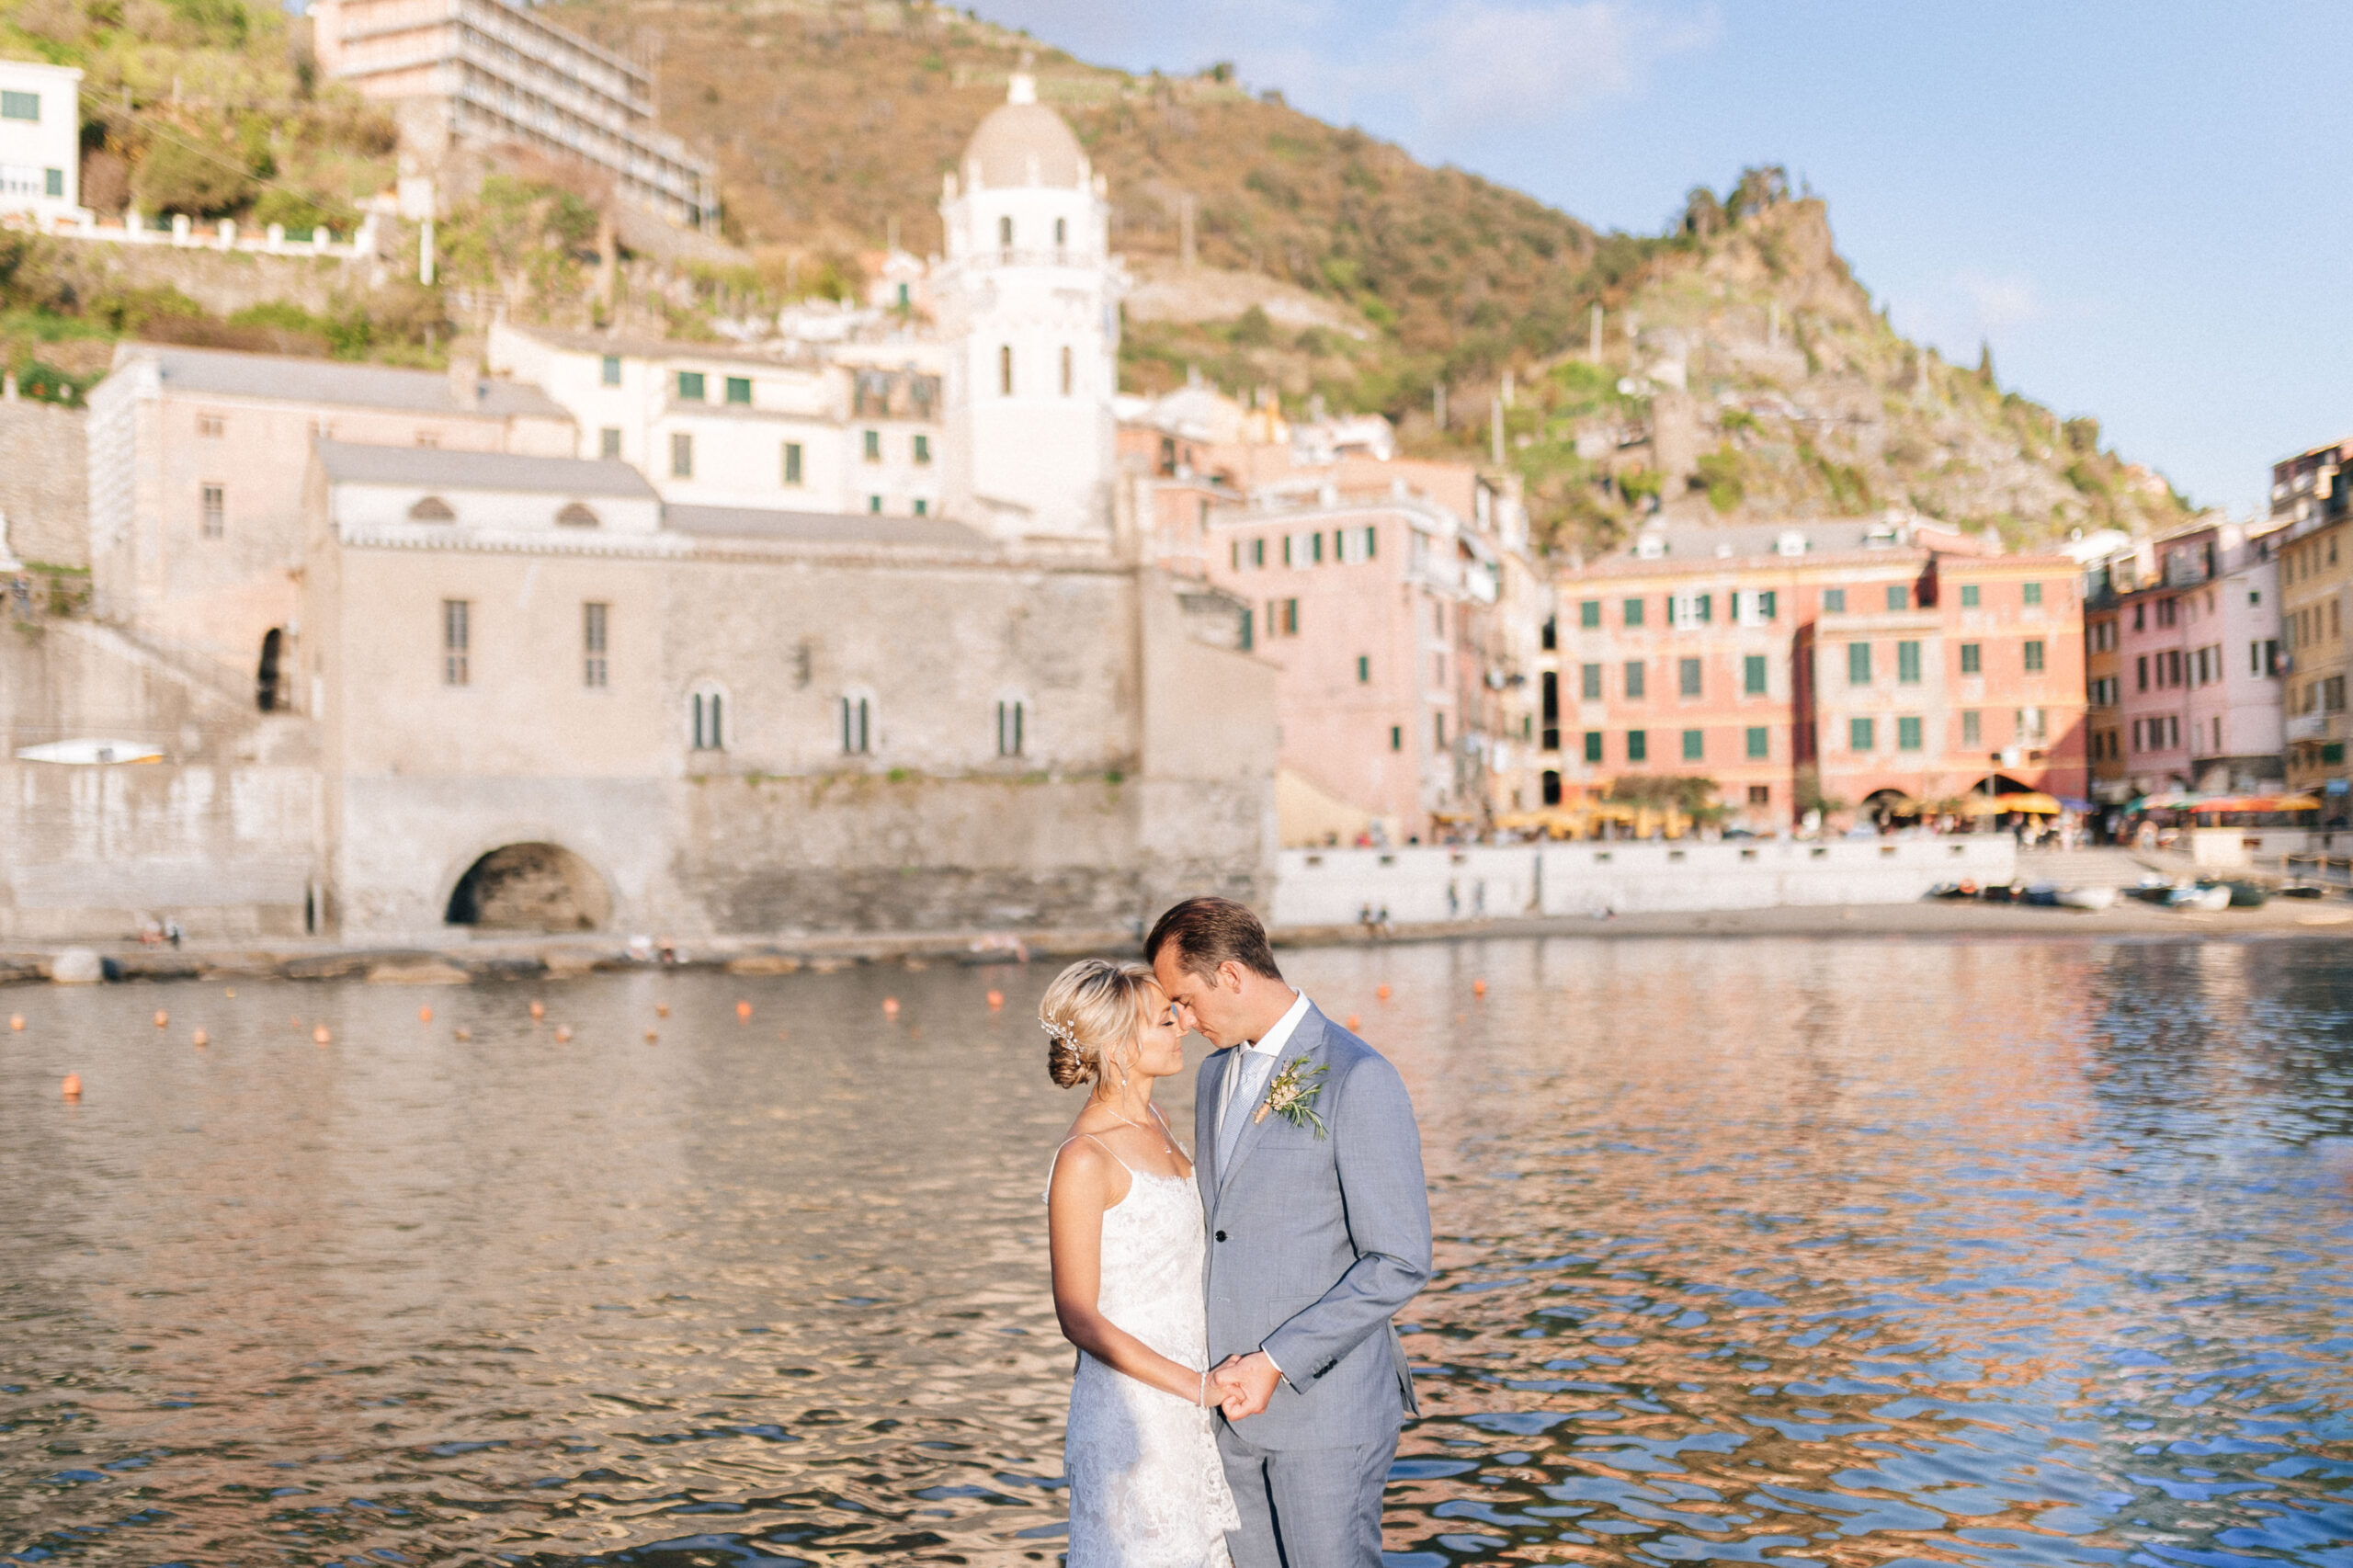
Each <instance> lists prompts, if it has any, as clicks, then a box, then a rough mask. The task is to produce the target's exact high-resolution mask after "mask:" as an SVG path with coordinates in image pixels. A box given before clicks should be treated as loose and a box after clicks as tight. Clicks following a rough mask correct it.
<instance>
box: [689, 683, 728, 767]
mask: <svg viewBox="0 0 2353 1568" xmlns="http://www.w3.org/2000/svg"><path fill="white" fill-rule="evenodd" d="M687 718H688V722H689V723H690V724H691V725H692V727H693V732H694V743H695V750H697V751H724V750H726V749H727V721H726V715H725V712H724V710H723V703H722V699H721V697H720V695H719V693H718V692H716V691H713V690H711V689H710V687H702V688H700V689H699V690H697V691H695V692H694V693H693V694H692V695H690V696H689V697H688V699H687Z"/></svg>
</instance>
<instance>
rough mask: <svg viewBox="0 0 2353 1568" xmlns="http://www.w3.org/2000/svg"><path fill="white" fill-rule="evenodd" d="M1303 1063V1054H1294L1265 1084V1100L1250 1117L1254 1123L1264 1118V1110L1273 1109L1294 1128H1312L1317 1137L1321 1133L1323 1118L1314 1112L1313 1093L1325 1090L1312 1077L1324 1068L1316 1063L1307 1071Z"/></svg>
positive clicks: (1316, 1077) (1322, 1073) (1320, 1075)
mask: <svg viewBox="0 0 2353 1568" xmlns="http://www.w3.org/2000/svg"><path fill="white" fill-rule="evenodd" d="M1306 1066H1307V1058H1306V1057H1304V1056H1294V1057H1292V1058H1291V1059H1290V1062H1288V1063H1286V1064H1285V1065H1284V1067H1283V1070H1282V1071H1281V1072H1279V1073H1278V1074H1275V1081H1274V1082H1273V1083H1271V1084H1269V1085H1267V1100H1266V1103H1265V1104H1264V1105H1261V1106H1260V1107H1259V1108H1258V1114H1257V1115H1256V1116H1254V1117H1252V1118H1251V1121H1252V1122H1253V1123H1254V1124H1255V1123H1256V1122H1261V1121H1264V1120H1266V1119H1267V1112H1268V1111H1273V1112H1274V1113H1275V1114H1276V1115H1278V1116H1279V1117H1281V1118H1282V1119H1284V1120H1285V1121H1288V1122H1290V1124H1291V1125H1292V1126H1293V1127H1313V1129H1315V1136H1316V1137H1317V1138H1319V1139H1320V1138H1322V1137H1323V1136H1324V1119H1323V1118H1322V1117H1320V1116H1317V1115H1316V1114H1315V1096H1318V1095H1320V1094H1322V1093H1323V1092H1324V1086H1323V1085H1321V1084H1318V1083H1317V1082H1316V1081H1315V1080H1316V1079H1318V1078H1321V1077H1322V1076H1324V1072H1325V1068H1324V1067H1323V1066H1318V1067H1317V1068H1316V1069H1315V1071H1314V1072H1313V1073H1309V1072H1306V1071H1304V1069H1305V1068H1306Z"/></svg>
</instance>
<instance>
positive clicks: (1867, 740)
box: [1847, 719, 1873, 751]
mask: <svg viewBox="0 0 2353 1568" xmlns="http://www.w3.org/2000/svg"><path fill="white" fill-rule="evenodd" d="M1871 730H1872V725H1871V721H1870V720H1869V719H1849V720H1847V750H1848V751H1869V750H1870V749H1871V742H1872V739H1873V736H1872V733H1871Z"/></svg>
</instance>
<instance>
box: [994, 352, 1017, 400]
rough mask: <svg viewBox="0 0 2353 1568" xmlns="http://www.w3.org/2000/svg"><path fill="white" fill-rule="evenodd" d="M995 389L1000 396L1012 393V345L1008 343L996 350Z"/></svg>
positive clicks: (1009, 395) (1007, 395)
mask: <svg viewBox="0 0 2353 1568" xmlns="http://www.w3.org/2000/svg"><path fill="white" fill-rule="evenodd" d="M996 390H997V394H998V395H999V396H1001V397H1011V396H1012V395H1013V345H1012V344H1010V343H1007V344H1005V345H1004V346H1002V347H999V348H998V349H997V351H996Z"/></svg>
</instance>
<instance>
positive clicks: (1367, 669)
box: [1357, 653, 1372, 686]
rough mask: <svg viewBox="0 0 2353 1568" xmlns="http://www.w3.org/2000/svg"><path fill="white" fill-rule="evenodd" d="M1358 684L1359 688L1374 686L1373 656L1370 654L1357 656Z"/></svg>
mask: <svg viewBox="0 0 2353 1568" xmlns="http://www.w3.org/2000/svg"><path fill="white" fill-rule="evenodd" d="M1357 684H1358V686H1370V685H1371V684H1372V655H1371V654H1370V653H1358V655H1357Z"/></svg>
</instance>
